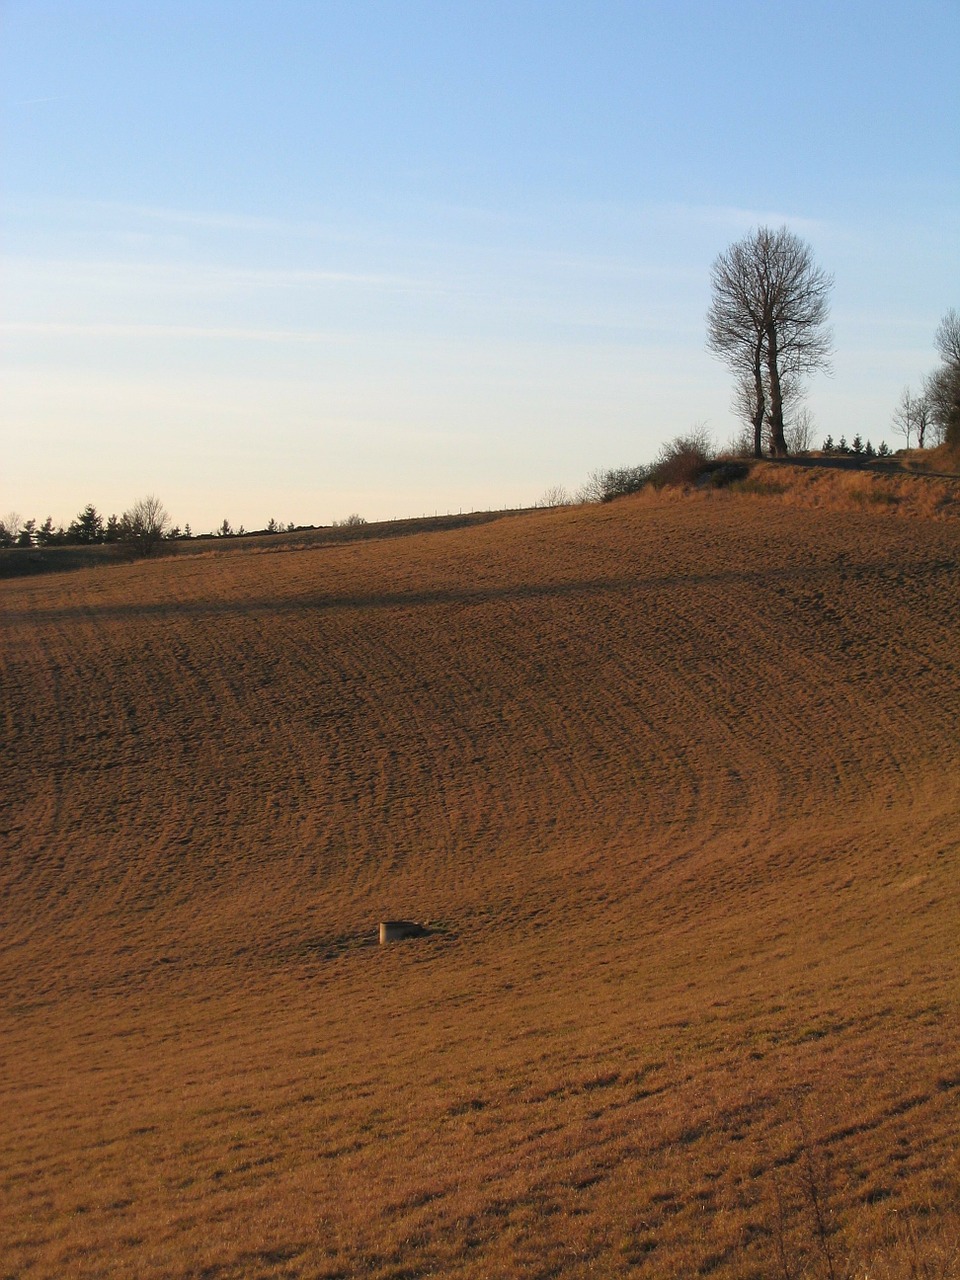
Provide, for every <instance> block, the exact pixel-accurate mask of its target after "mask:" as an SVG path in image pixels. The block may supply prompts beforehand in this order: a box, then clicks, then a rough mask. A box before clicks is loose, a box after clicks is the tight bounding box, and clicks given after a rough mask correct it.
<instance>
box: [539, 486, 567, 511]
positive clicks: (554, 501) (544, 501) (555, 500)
mask: <svg viewBox="0 0 960 1280" xmlns="http://www.w3.org/2000/svg"><path fill="white" fill-rule="evenodd" d="M571 501H572V499H571V497H570V494H569V493H568V491H567V489H566V488H565V487H564V486H563V485H562V484H552V485H551V486H550V487H549V489H544V491H543V493H541V495H540V497H539V499H538V501H537V506H538V507H568V506H569V505H570V503H571Z"/></svg>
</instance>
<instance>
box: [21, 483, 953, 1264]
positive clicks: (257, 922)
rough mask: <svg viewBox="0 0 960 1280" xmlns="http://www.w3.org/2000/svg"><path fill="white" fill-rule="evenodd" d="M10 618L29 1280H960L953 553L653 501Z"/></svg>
mask: <svg viewBox="0 0 960 1280" xmlns="http://www.w3.org/2000/svg"><path fill="white" fill-rule="evenodd" d="M0 609H2V645H0V682H2V692H0V715H2V720H0V724H2V775H0V776H2V783H0V785H2V789H3V797H2V799H3V803H2V813H0V842H2V862H0V893H2V907H0V910H2V920H0V1035H2V1040H0V1057H2V1071H0V1116H2V1121H0V1196H2V1209H3V1216H2V1223H0V1275H3V1276H11V1277H12V1276H16V1277H40V1276H44V1277H53V1276H58V1277H60V1276H62V1277H80V1276H83V1277H94V1276H97V1277H100V1276H108V1277H114V1276H116V1277H120V1276H124V1277H126V1276H141V1277H160V1276H164V1277H167V1276H169V1277H217V1278H226V1277H252V1276H258V1277H259V1276H262V1277H280V1276H297V1277H299V1276H304V1277H306V1276H316V1277H321V1276H323V1277H335V1276H370V1277H376V1278H379V1280H386V1278H387V1277H394V1278H395V1280H399V1278H400V1277H414V1276H425V1275H438V1276H457V1277H488V1276H489V1277H493V1276H521V1275H522V1276H542V1277H547V1276H563V1277H580V1276H598V1277H603V1276H616V1275H627V1274H630V1275H640V1276H650V1277H667V1276H671V1277H672V1276H693V1275H697V1274H711V1275H715V1276H717V1277H731V1278H732V1277H768V1276H772V1277H782V1278H784V1280H787V1278H788V1277H796V1276H799V1275H801V1274H802V1275H809V1276H819V1275H823V1276H827V1275H830V1276H835V1277H840V1276H843V1275H854V1274H856V1275H857V1276H871V1277H884V1276H889V1277H893V1276H911V1275H914V1276H920V1275H930V1276H953V1275H956V1274H958V1270H957V1266H958V1258H957V1254H956V1250H955V1243H956V1240H957V1222H958V1220H957V1215H956V1204H957V1201H958V1198H960V1143H958V1137H957V1135H958V1131H960V1123H958V1122H960V1032H958V1027H960V1021H958V1015H960V985H958V977H957V966H958V952H960V947H958V939H960V526H958V524H957V522H950V521H936V520H933V519H920V518H917V519H894V518H891V517H889V516H884V515H878V514H872V513H870V512H869V511H864V512H842V511H827V510H817V509H809V510H804V509H800V508H795V507H789V506H785V505H783V504H780V503H778V502H777V501H776V500H775V499H772V498H757V497H735V496H718V497H717V498H715V499H713V500H707V499H703V500H690V501H686V502H673V503H669V502H660V503H657V502H649V501H631V500H627V501H623V502H620V503H616V504H612V505H611V506H605V507H586V508H578V509H572V510H568V511H557V512H544V513H538V514H534V515H526V516H523V517H514V518H508V519H504V520H501V521H499V522H497V523H492V524H489V525H485V526H482V527H479V528H474V529H465V530H460V531H454V532H445V533H433V534H424V535H418V536H414V537H410V538H407V539H404V540H402V541H393V542H365V543H362V544H360V543H358V544H356V545H346V546H322V547H318V548H316V549H314V550H296V551H293V550H291V551H283V550H276V551H263V552H261V551H250V552H245V553H239V552H234V553H231V554H221V555H215V554H211V555H209V556H193V557H189V558H180V559H178V558H176V557H174V558H171V559H166V560H158V561H155V562H145V563H140V564H133V565H123V566H111V567H108V568H102V569H92V570H86V571H81V572H77V573H74V574H70V575H68V574H57V575H50V576H47V577H44V578H41V579H33V580H23V581H7V582H3V583H0ZM393 917H403V918H412V919H415V920H418V921H422V922H429V923H430V925H431V929H432V931H431V933H430V934H429V935H428V936H426V937H422V938H416V939H411V940H408V941H406V942H402V943H397V944H394V945H391V946H387V947H379V946H377V945H376V929H377V922H378V921H379V920H381V919H389V918H393ZM921 1266H922V1267H927V1268H929V1270H927V1271H923V1270H920V1269H919V1268H920V1267H921ZM911 1267H912V1268H913V1270H911ZM854 1268H859V1269H858V1270H854Z"/></svg>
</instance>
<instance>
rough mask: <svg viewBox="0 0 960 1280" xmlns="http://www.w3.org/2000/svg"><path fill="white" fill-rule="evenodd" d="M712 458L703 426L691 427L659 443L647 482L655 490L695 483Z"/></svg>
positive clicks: (709, 442) (709, 444)
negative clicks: (660, 447) (667, 441)
mask: <svg viewBox="0 0 960 1280" xmlns="http://www.w3.org/2000/svg"><path fill="white" fill-rule="evenodd" d="M712 458H713V444H712V442H711V440H710V435H709V433H708V432H707V431H706V429H705V428H704V427H694V429H693V430H692V431H690V432H688V433H687V434H686V435H683V436H675V437H674V439H673V440H671V441H670V442H669V443H668V444H665V445H664V446H663V448H662V449H661V450H660V453H659V455H658V457H657V460H656V462H655V463H654V464H653V466H652V467H651V468H650V474H649V481H650V483H651V484H652V485H653V486H654V487H655V488H657V489H662V488H663V487H664V486H665V485H684V484H696V483H697V481H698V480H699V479H700V477H701V476H702V474H703V472H704V471H705V470H706V468H707V467H708V466H709V464H710V461H711V459H712Z"/></svg>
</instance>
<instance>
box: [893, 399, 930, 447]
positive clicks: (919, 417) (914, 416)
mask: <svg viewBox="0 0 960 1280" xmlns="http://www.w3.org/2000/svg"><path fill="white" fill-rule="evenodd" d="M891 423H892V425H893V429H894V431H895V432H896V433H897V435H898V436H903V438H904V442H905V444H906V447H907V448H908V449H909V448H910V447H911V441H912V440H913V439H914V438H916V441H917V448H918V449H925V448H926V445H927V433H928V431H929V430H930V427H931V426H932V424H933V411H932V406H931V402H930V399H929V397H928V396H927V395H926V393H925V392H923V391H922V392H921V393H920V394H919V395H916V396H915V395H914V394H913V393H912V392H911V390H910V388H909V387H904V388H903V393H902V394H901V396H900V399H899V400H898V401H897V407H896V408H895V409H894V411H893V417H892V418H891Z"/></svg>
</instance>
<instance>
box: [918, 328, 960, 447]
mask: <svg viewBox="0 0 960 1280" xmlns="http://www.w3.org/2000/svg"><path fill="white" fill-rule="evenodd" d="M934 343H935V344H936V348H937V350H938V351H939V353H940V359H941V361H942V363H941V365H940V368H939V369H935V370H934V372H933V373H931V374H930V375H929V376H928V378H927V380H926V382H925V383H924V394H925V396H926V399H927V401H928V403H929V405H930V417H931V420H932V423H933V427H934V430H935V433H936V437H937V443H939V444H942V443H944V442H948V443H950V444H953V445H958V446H960V313H958V312H957V311H955V310H954V309H953V308H951V309H950V310H949V311H948V312H947V314H946V315H945V316H944V317H943V319H942V320H941V321H940V324H939V325H938V327H937V332H936V333H935V335H934Z"/></svg>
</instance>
